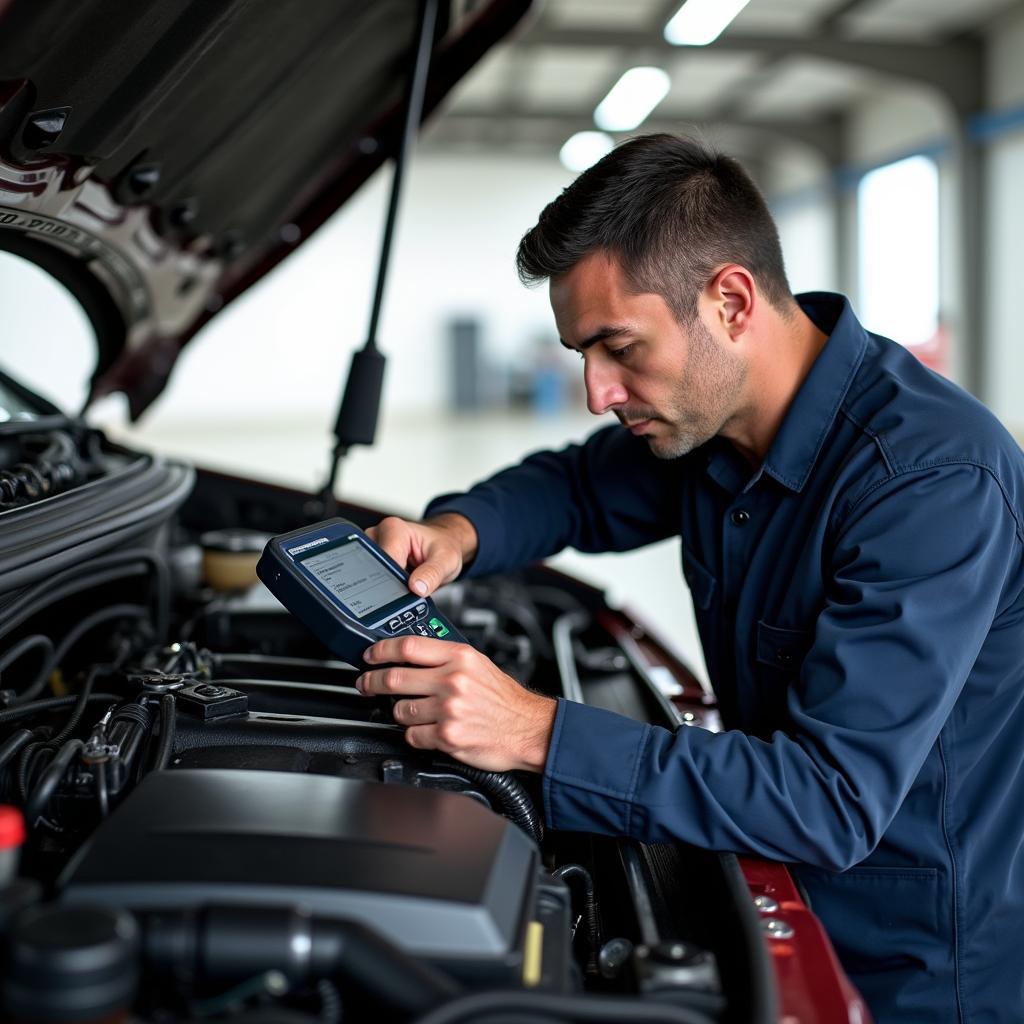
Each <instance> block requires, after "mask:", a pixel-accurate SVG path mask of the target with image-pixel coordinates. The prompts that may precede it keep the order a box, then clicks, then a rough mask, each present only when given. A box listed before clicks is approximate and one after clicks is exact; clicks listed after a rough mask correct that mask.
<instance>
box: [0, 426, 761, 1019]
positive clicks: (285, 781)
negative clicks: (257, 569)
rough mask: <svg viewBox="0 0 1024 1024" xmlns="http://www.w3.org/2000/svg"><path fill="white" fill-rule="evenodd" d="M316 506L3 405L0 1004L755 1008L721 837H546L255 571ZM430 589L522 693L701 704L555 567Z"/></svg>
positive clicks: (14, 1013) (687, 1015)
mask: <svg viewBox="0 0 1024 1024" xmlns="http://www.w3.org/2000/svg"><path fill="white" fill-rule="evenodd" d="M323 511H324V510H323V509H322V508H321V507H318V506H317V503H316V499H314V498H313V497H312V496H310V495H307V494H302V493H300V492H297V491H292V490H287V489H284V488H280V487H274V486H272V485H269V484H262V483H255V482H252V481H245V480H240V479H236V478H232V477H228V476H224V475H220V474H214V473H208V472H200V473H198V474H196V473H195V471H193V470H192V469H191V468H190V467H187V466H183V465H178V464H174V463H170V462H165V461H162V460H160V459H156V458H153V457H151V456H147V455H140V454H138V453H134V452H130V451H126V450H123V449H121V448H118V447H117V446H115V445H112V444H110V443H109V442H108V441H106V440H105V439H104V438H103V437H102V436H101V435H99V434H97V433H96V432H94V431H91V430H88V429H87V428H85V427H84V426H82V425H81V424H80V423H76V422H74V421H70V420H64V419H63V418H62V417H59V416H56V415H55V416H52V417H48V418H47V417H36V418H35V419H33V420H32V422H18V421H16V420H15V421H12V422H8V423H6V424H0V524H2V526H3V529H0V691H2V692H0V701H2V710H0V803H5V804H9V805H14V806H16V807H18V808H19V809H20V811H21V814H22V816H23V818H24V822H25V827H26V833H27V835H26V839H25V842H24V845H23V847H22V849H21V851H20V867H19V868H18V869H17V870H15V869H14V864H13V855H14V853H15V852H16V851H15V850H14V846H15V845H16V844H9V849H8V851H7V853H6V854H4V853H0V869H3V867H4V865H5V864H6V869H5V870H6V875H5V876H4V877H0V885H2V886H3V888H2V891H0V895H2V900H0V929H2V931H3V933H4V935H5V953H4V956H5V962H6V966H5V970H4V972H3V976H4V981H3V983H2V998H3V1005H4V1008H5V1014H6V1017H7V1018H10V1019H13V1020H23V1021H43V1020H46V1021H65V1020H67V1021H72V1020H74V1021H89V1020H96V1021H99V1020H107V1019H110V1020H138V1021H153V1022H165V1021H166V1022H170V1021H199V1020H208V1019H216V1020H237V1021H240V1022H248V1021H262V1020H266V1021H271V1020H273V1021H280V1022H285V1024H287V1022H289V1021H294V1022H296V1024H298V1022H303V1021H328V1022H330V1021H341V1020H342V1019H344V1020H345V1021H352V1022H359V1021H368V1020H373V1021H377V1020H394V1021H414V1020H416V1021H424V1022H435V1024H436V1022H441V1021H498V1020H506V1021H507V1020H524V1019H530V1020H541V1021H570V1020H581V1021H586V1020H623V1021H624V1020H631V1021H632V1020H635V1021H647V1020H651V1021H681V1022H695V1021H696V1022H705V1024H706V1022H709V1021H717V1020H723V1021H728V1020H744V1021H750V1020H768V1019H770V1018H771V1016H772V1009H771V1008H772V996H771V993H770V991H769V988H770V983H769V982H767V981H766V980H765V979H766V977H767V973H768V970H767V967H766V961H765V956H764V952H763V944H762V943H761V942H760V941H759V935H758V923H757V920H756V917H755V914H754V911H753V910H752V908H751V907H750V901H749V894H748V893H746V891H745V890H744V889H743V885H742V881H741V880H739V878H738V872H737V871H736V870H735V861H730V860H729V859H728V858H722V857H719V856H717V855H713V854H708V853H705V852H701V851H697V850H693V849H689V848H686V847H682V846H677V845H665V846H643V845H641V844H638V843H633V842H630V841H626V840H621V839H614V838H609V837H600V836H590V835H576V834H545V830H544V826H543V816H542V813H541V810H540V808H541V800H540V792H539V785H538V781H537V779H535V778H533V777H529V776H519V775H516V774H496V773H490V772H484V771H479V770H476V769H473V768H469V767H467V766H465V765H462V764H460V763H458V762H456V761H454V760H452V759H450V758H446V757H444V756H440V755H435V754H427V753H424V752H419V751H414V750H413V749H412V748H410V747H409V746H408V745H407V744H406V743H405V741H404V738H403V731H402V729H401V728H400V727H398V726H396V725H395V724H394V723H393V721H392V720H391V716H390V704H389V703H388V702H386V701H384V700H375V699H368V698H365V697H363V696H361V695H360V694H359V693H358V692H357V691H356V690H355V689H354V685H353V684H354V680H355V676H356V674H357V673H356V670H355V669H353V668H352V667H351V666H349V665H347V664H344V663H341V662H339V661H337V660H336V659H335V658H334V657H333V656H332V655H331V653H330V652H329V651H327V650H326V649H325V648H322V647H321V646H320V645H319V643H318V641H317V640H316V639H315V638H314V637H313V636H312V635H311V634H309V633H308V632H307V631H306V630H305V628H304V627H303V626H302V625H301V624H300V623H298V622H297V621H296V620H295V619H293V618H292V617H291V616H290V615H289V614H288V613H287V612H286V611H285V610H284V609H283V608H282V607H281V606H280V605H279V604H278V603H277V602H276V601H275V600H274V599H273V597H272V596H271V595H270V594H269V593H268V592H267V591H266V590H265V589H263V588H262V586H260V585H258V584H255V583H254V577H253V575H252V567H253V565H254V564H255V558H256V555H257V554H258V552H259V550H260V549H261V548H262V545H263V543H264V542H265V539H266V538H267V537H268V536H269V535H271V534H272V533H278V532H283V531H285V530H288V529H292V528H295V527H296V526H299V525H302V524H303V523H305V522H309V521H311V520H313V519H316V518H317V517H318V516H319V515H322V513H323ZM340 512H341V514H343V515H345V516H346V517H347V518H349V519H352V520H353V521H355V522H357V523H360V525H369V524H371V523H373V522H375V521H376V520H377V519H378V518H379V515H378V514H377V513H375V512H371V511H369V510H367V509H362V508H359V507H355V506H351V505H344V506H342V508H341V509H340ZM438 600H439V603H440V604H441V605H442V607H443V611H444V612H445V614H446V616H447V617H448V618H449V619H450V620H451V621H452V622H454V623H455V624H456V625H457V627H458V628H459V630H460V631H461V632H462V633H463V634H464V635H465V636H466V637H467V638H468V639H469V640H470V641H471V642H472V643H474V644H475V645H476V646H478V647H479V648H480V649H481V650H483V651H484V652H485V653H486V654H488V655H489V656H490V657H491V658H492V659H493V660H494V661H495V662H496V663H497V664H498V665H499V666H501V667H502V668H503V669H504V670H505V671H507V672H509V673H510V674H511V675H513V676H515V677H516V678H517V679H519V680H520V681H521V682H522V683H524V684H525V685H528V686H531V687H533V688H535V689H537V690H538V691H541V692H544V693H548V694H551V695H553V696H560V697H566V698H568V699H577V700H580V699H582V700H587V701H588V702H592V703H596V704H599V705H601V706H604V707H609V708H613V709H615V710H619V711H622V712H623V713H626V714H631V715H634V716H639V717H643V718H644V719H645V720H648V721H654V722H660V723H661V724H666V725H672V726H678V725H679V724H680V720H681V719H682V720H684V721H688V722H694V724H702V719H701V716H702V715H710V714H711V711H710V710H708V709H707V708H706V707H705V705H706V704H707V701H706V699H705V698H704V697H703V696H702V695H701V694H700V693H699V690H698V691H697V693H696V695H694V693H691V692H690V687H691V684H693V685H694V686H695V685H696V684H695V683H694V682H693V680H692V678H689V679H688V678H686V676H685V670H683V669H682V667H681V666H679V667H678V669H679V671H677V673H676V676H675V681H674V682H673V681H671V680H669V681H668V682H667V681H666V679H665V675H666V674H669V675H671V673H669V672H668V669H666V668H665V667H664V666H662V669H661V672H662V675H661V677H658V678H656V673H654V672H653V671H652V670H651V668H650V666H649V664H647V662H645V660H644V659H643V658H642V657H641V653H642V652H641V646H642V645H643V643H644V638H643V635H642V631H641V630H640V629H639V628H638V627H636V626H635V625H632V624H630V623H629V622H628V621H627V620H626V619H625V618H624V617H623V616H621V615H620V614H619V613H617V612H614V611H612V610H611V609H609V608H608V607H607V606H606V605H605V604H604V602H603V600H602V597H601V595H600V593H599V592H598V591H596V590H594V589H592V588H590V587H587V586H585V585H583V584H580V583H577V582H575V581H573V580H570V579H568V578H566V577H564V576H561V575H559V574H557V573H554V572H551V571H549V570H546V569H543V568H536V569H531V570H529V571H527V572H525V573H523V574H521V575H517V576H515V577H501V578H492V579H488V580H483V581H480V582H464V583H458V584H454V585H452V586H450V587H448V588H446V589H445V590H444V591H443V592H442V593H441V594H440V595H439V598H438ZM673 687H674V689H673ZM677 698H678V700H677ZM673 701H675V703H673ZM680 701H682V702H683V703H681V704H680V703H679V702H680ZM687 701H689V702H690V703H689V705H686V702H687ZM684 705H685V706H689V707H691V708H692V710H691V711H688V712H686V714H687V715H689V718H688V719H686V718H685V717H684V716H681V715H680V713H679V710H678V708H679V707H681V706H684ZM702 709H703V710H702ZM2 831H3V830H2V829H0V832H2Z"/></svg>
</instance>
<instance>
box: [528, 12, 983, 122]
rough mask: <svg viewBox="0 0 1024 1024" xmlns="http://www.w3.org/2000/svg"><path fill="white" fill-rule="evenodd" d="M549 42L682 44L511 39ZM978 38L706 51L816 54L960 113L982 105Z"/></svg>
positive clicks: (643, 44) (550, 36)
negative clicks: (934, 94)
mask: <svg viewBox="0 0 1024 1024" xmlns="http://www.w3.org/2000/svg"><path fill="white" fill-rule="evenodd" d="M542 46H552V47H560V48H566V49H580V48H586V49H593V48H595V47H599V48H601V47H603V48H616V49H629V50H635V51H638V52H643V53H648V54H653V55H654V56H655V57H660V58H665V57H666V56H669V55H671V56H673V57H682V56H684V55H685V53H686V51H687V49H688V48H687V47H682V46H673V45H672V44H671V43H668V42H666V41H665V39H664V38H662V37H661V36H660V35H655V34H653V33H651V32H649V31H646V30H641V31H635V30H633V31H630V30H621V29H616V30H607V31H606V30H601V29H593V28H591V29H580V28H572V29H566V28H558V27H545V26H538V27H537V28H536V29H535V30H533V31H530V32H528V33H526V34H525V35H524V36H523V37H522V38H521V39H520V40H518V41H517V43H516V47H517V48H519V49H523V50H529V49H533V48H536V47H542ZM982 47H983V44H982V41H981V40H980V39H976V38H973V37H965V38H960V39H956V40H952V41H947V42H935V43H930V42H925V43H908V42H865V41H861V40H852V39H843V38H841V37H839V36H836V35H830V34H822V33H815V34H813V35H806V36H775V35H768V36H765V35H754V34H749V33H743V32H726V33H725V34H724V35H722V36H719V37H718V39H716V40H715V42H714V43H713V44H712V45H711V46H710V47H708V48H707V49H708V50H709V51H714V50H719V51H730V52H737V51H740V52H747V53H763V54H767V55H771V56H781V57H796V56H803V57H817V58H820V59H822V60H829V61H834V62H835V63H838V64H848V65H852V66H854V67H860V68H865V69H868V70H870V71H877V72H881V73H882V74H886V75H893V76H895V77H898V78H904V79H910V80H912V81H916V82H919V83H921V84H924V85H928V86H931V87H932V88H934V89H937V90H938V91H939V92H941V93H942V95H943V96H945V97H946V98H947V99H948V100H949V102H950V103H951V104H952V105H953V108H954V109H955V110H956V111H957V113H959V114H961V115H966V114H973V113H975V112H976V111H978V110H980V109H981V107H982V106H983V98H984V97H983V85H984V83H983V76H982Z"/></svg>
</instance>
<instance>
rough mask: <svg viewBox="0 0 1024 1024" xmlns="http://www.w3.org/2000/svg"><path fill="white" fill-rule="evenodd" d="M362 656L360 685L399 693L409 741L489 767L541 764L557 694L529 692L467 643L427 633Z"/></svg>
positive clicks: (398, 709) (398, 711) (400, 718)
mask: <svg viewBox="0 0 1024 1024" xmlns="http://www.w3.org/2000/svg"><path fill="white" fill-rule="evenodd" d="M363 658H364V659H365V661H366V662H367V663H368V664H371V665H373V664H380V665H384V666H386V667H383V668H371V669H370V670H369V671H368V672H364V673H363V674H362V675H361V676H360V677H359V678H358V679H357V680H356V687H357V689H358V690H359V692H360V693H363V694H373V695H387V696H392V697H410V698H415V699H410V700H399V701H396V703H395V707H394V716H395V721H396V722H397V723H398V724H399V725H404V726H405V727H406V731H405V738H406V741H407V742H408V743H409V745H410V746H412V747H417V748H419V749H425V750H440V751H442V752H443V753H445V754H450V755H451V756H452V757H455V758H458V760H460V761H464V762H465V763H466V764H470V765H473V766H474V767H476V768H483V769H485V770H487V771H492V772H502V771H510V770H514V769H515V770H522V771H534V772H540V771H543V770H544V763H545V761H546V760H547V756H548V746H549V744H550V742H551V730H552V727H553V725H554V721H555V709H556V706H557V705H556V702H555V701H554V700H552V699H551V698H550V697H544V696H542V695H541V694H538V693H533V692H531V691H530V690H527V689H526V688H525V687H523V686H521V685H520V684H519V683H517V682H516V681H515V680H514V679H513V678H512V677H511V676H508V675H506V674H505V673H504V672H502V671H501V670H500V669H499V668H498V667H497V666H496V665H495V664H494V663H493V662H492V661H491V660H490V659H489V658H487V657H486V656H485V655H483V654H481V653H480V652H479V651H477V650H475V649H474V648H472V647H470V646H469V645H468V644H456V643H452V642H450V641H447V640H436V639H434V638H432V637H422V636H401V637H394V638H393V639H388V640H381V641H380V642H379V643H376V644H374V645H373V646H372V647H370V648H369V649H368V650H367V651H366V653H365V654H364V655H363Z"/></svg>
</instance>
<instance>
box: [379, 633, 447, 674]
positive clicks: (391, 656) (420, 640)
mask: <svg viewBox="0 0 1024 1024" xmlns="http://www.w3.org/2000/svg"><path fill="white" fill-rule="evenodd" d="M457 646H461V645H456V644H453V643H452V642H451V641H450V640H438V639H437V638H436V637H432V636H411V635H409V636H395V637H388V639H387V640H378V641H377V643H375V644H374V645H373V646H372V647H368V648H367V649H366V650H365V651H364V652H363V661H365V662H366V663H367V664H368V665H373V664H377V665H386V664H391V663H394V664H398V665H418V666H420V667H421V668H436V667H437V666H438V665H443V664H445V662H447V661H449V660H450V659H451V657H452V656H453V655H454V654H455V653H456V647H457Z"/></svg>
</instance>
